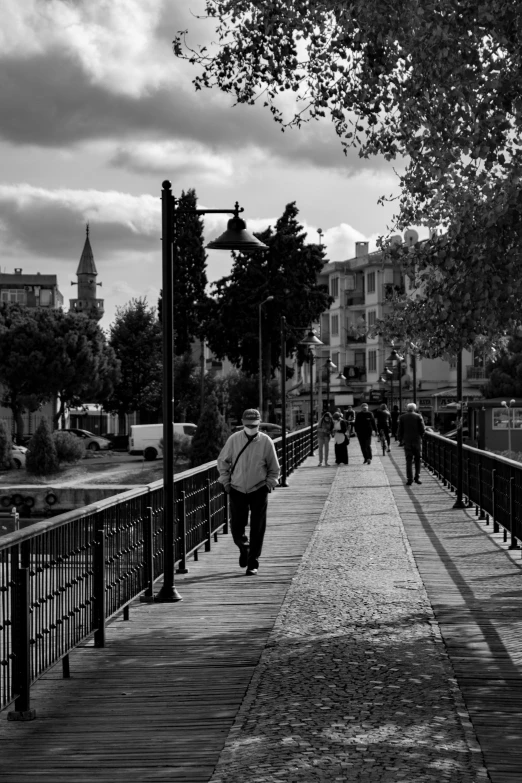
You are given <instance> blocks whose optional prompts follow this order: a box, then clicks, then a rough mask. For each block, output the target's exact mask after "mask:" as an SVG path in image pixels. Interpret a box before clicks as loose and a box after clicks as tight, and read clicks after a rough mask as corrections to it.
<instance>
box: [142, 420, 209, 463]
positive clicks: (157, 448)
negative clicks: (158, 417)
mask: <svg viewBox="0 0 522 783" xmlns="http://www.w3.org/2000/svg"><path fill="white" fill-rule="evenodd" d="M173 427H174V435H187V436H188V437H189V438H191V439H192V436H193V435H194V433H195V432H196V429H197V427H196V425H195V424H192V423H191V422H189V421H183V422H174V423H173ZM162 438H163V424H133V425H132V426H131V429H130V435H129V447H128V449H127V451H128V452H129V454H143V456H144V457H145V459H146V460H153V459H156V457H159V456H163V449H162V447H161V440H162Z"/></svg>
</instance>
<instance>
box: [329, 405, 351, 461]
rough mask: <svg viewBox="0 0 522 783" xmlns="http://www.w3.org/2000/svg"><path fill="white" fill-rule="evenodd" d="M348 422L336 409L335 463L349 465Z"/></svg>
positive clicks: (334, 423)
mask: <svg viewBox="0 0 522 783" xmlns="http://www.w3.org/2000/svg"><path fill="white" fill-rule="evenodd" d="M347 430H348V424H347V423H346V421H345V420H344V419H343V417H342V416H341V414H340V413H339V412H338V411H336V412H335V413H334V415H333V436H334V443H335V445H334V449H335V464H336V465H348V444H349V442H350V436H349V435H348V432H347Z"/></svg>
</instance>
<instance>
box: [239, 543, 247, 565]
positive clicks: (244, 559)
mask: <svg viewBox="0 0 522 783" xmlns="http://www.w3.org/2000/svg"><path fill="white" fill-rule="evenodd" d="M247 565H248V547H243V549H242V550H241V554H240V555H239V567H240V568H245V567H246V566H247Z"/></svg>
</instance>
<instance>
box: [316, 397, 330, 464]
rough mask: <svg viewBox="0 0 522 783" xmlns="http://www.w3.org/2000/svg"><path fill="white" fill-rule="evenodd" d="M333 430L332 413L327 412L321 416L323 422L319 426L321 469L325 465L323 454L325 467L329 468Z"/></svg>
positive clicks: (318, 438)
mask: <svg viewBox="0 0 522 783" xmlns="http://www.w3.org/2000/svg"><path fill="white" fill-rule="evenodd" d="M332 430H333V419H332V414H331V413H330V411H325V412H324V413H323V415H322V416H321V420H320V422H319V424H318V425H317V444H318V447H319V465H318V467H321V465H322V464H323V453H324V464H325V466H328V452H329V450H330V438H331V437H332Z"/></svg>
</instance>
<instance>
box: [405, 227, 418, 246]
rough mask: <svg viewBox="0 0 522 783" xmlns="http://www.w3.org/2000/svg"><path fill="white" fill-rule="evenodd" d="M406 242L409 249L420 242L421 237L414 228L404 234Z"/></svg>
mask: <svg viewBox="0 0 522 783" xmlns="http://www.w3.org/2000/svg"><path fill="white" fill-rule="evenodd" d="M404 241H405V242H406V244H407V245H408V247H411V246H412V245H415V244H416V243H417V242H418V241H419V235H418V233H417V232H416V231H415V229H414V228H409V229H408V230H407V231H405V232H404Z"/></svg>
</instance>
